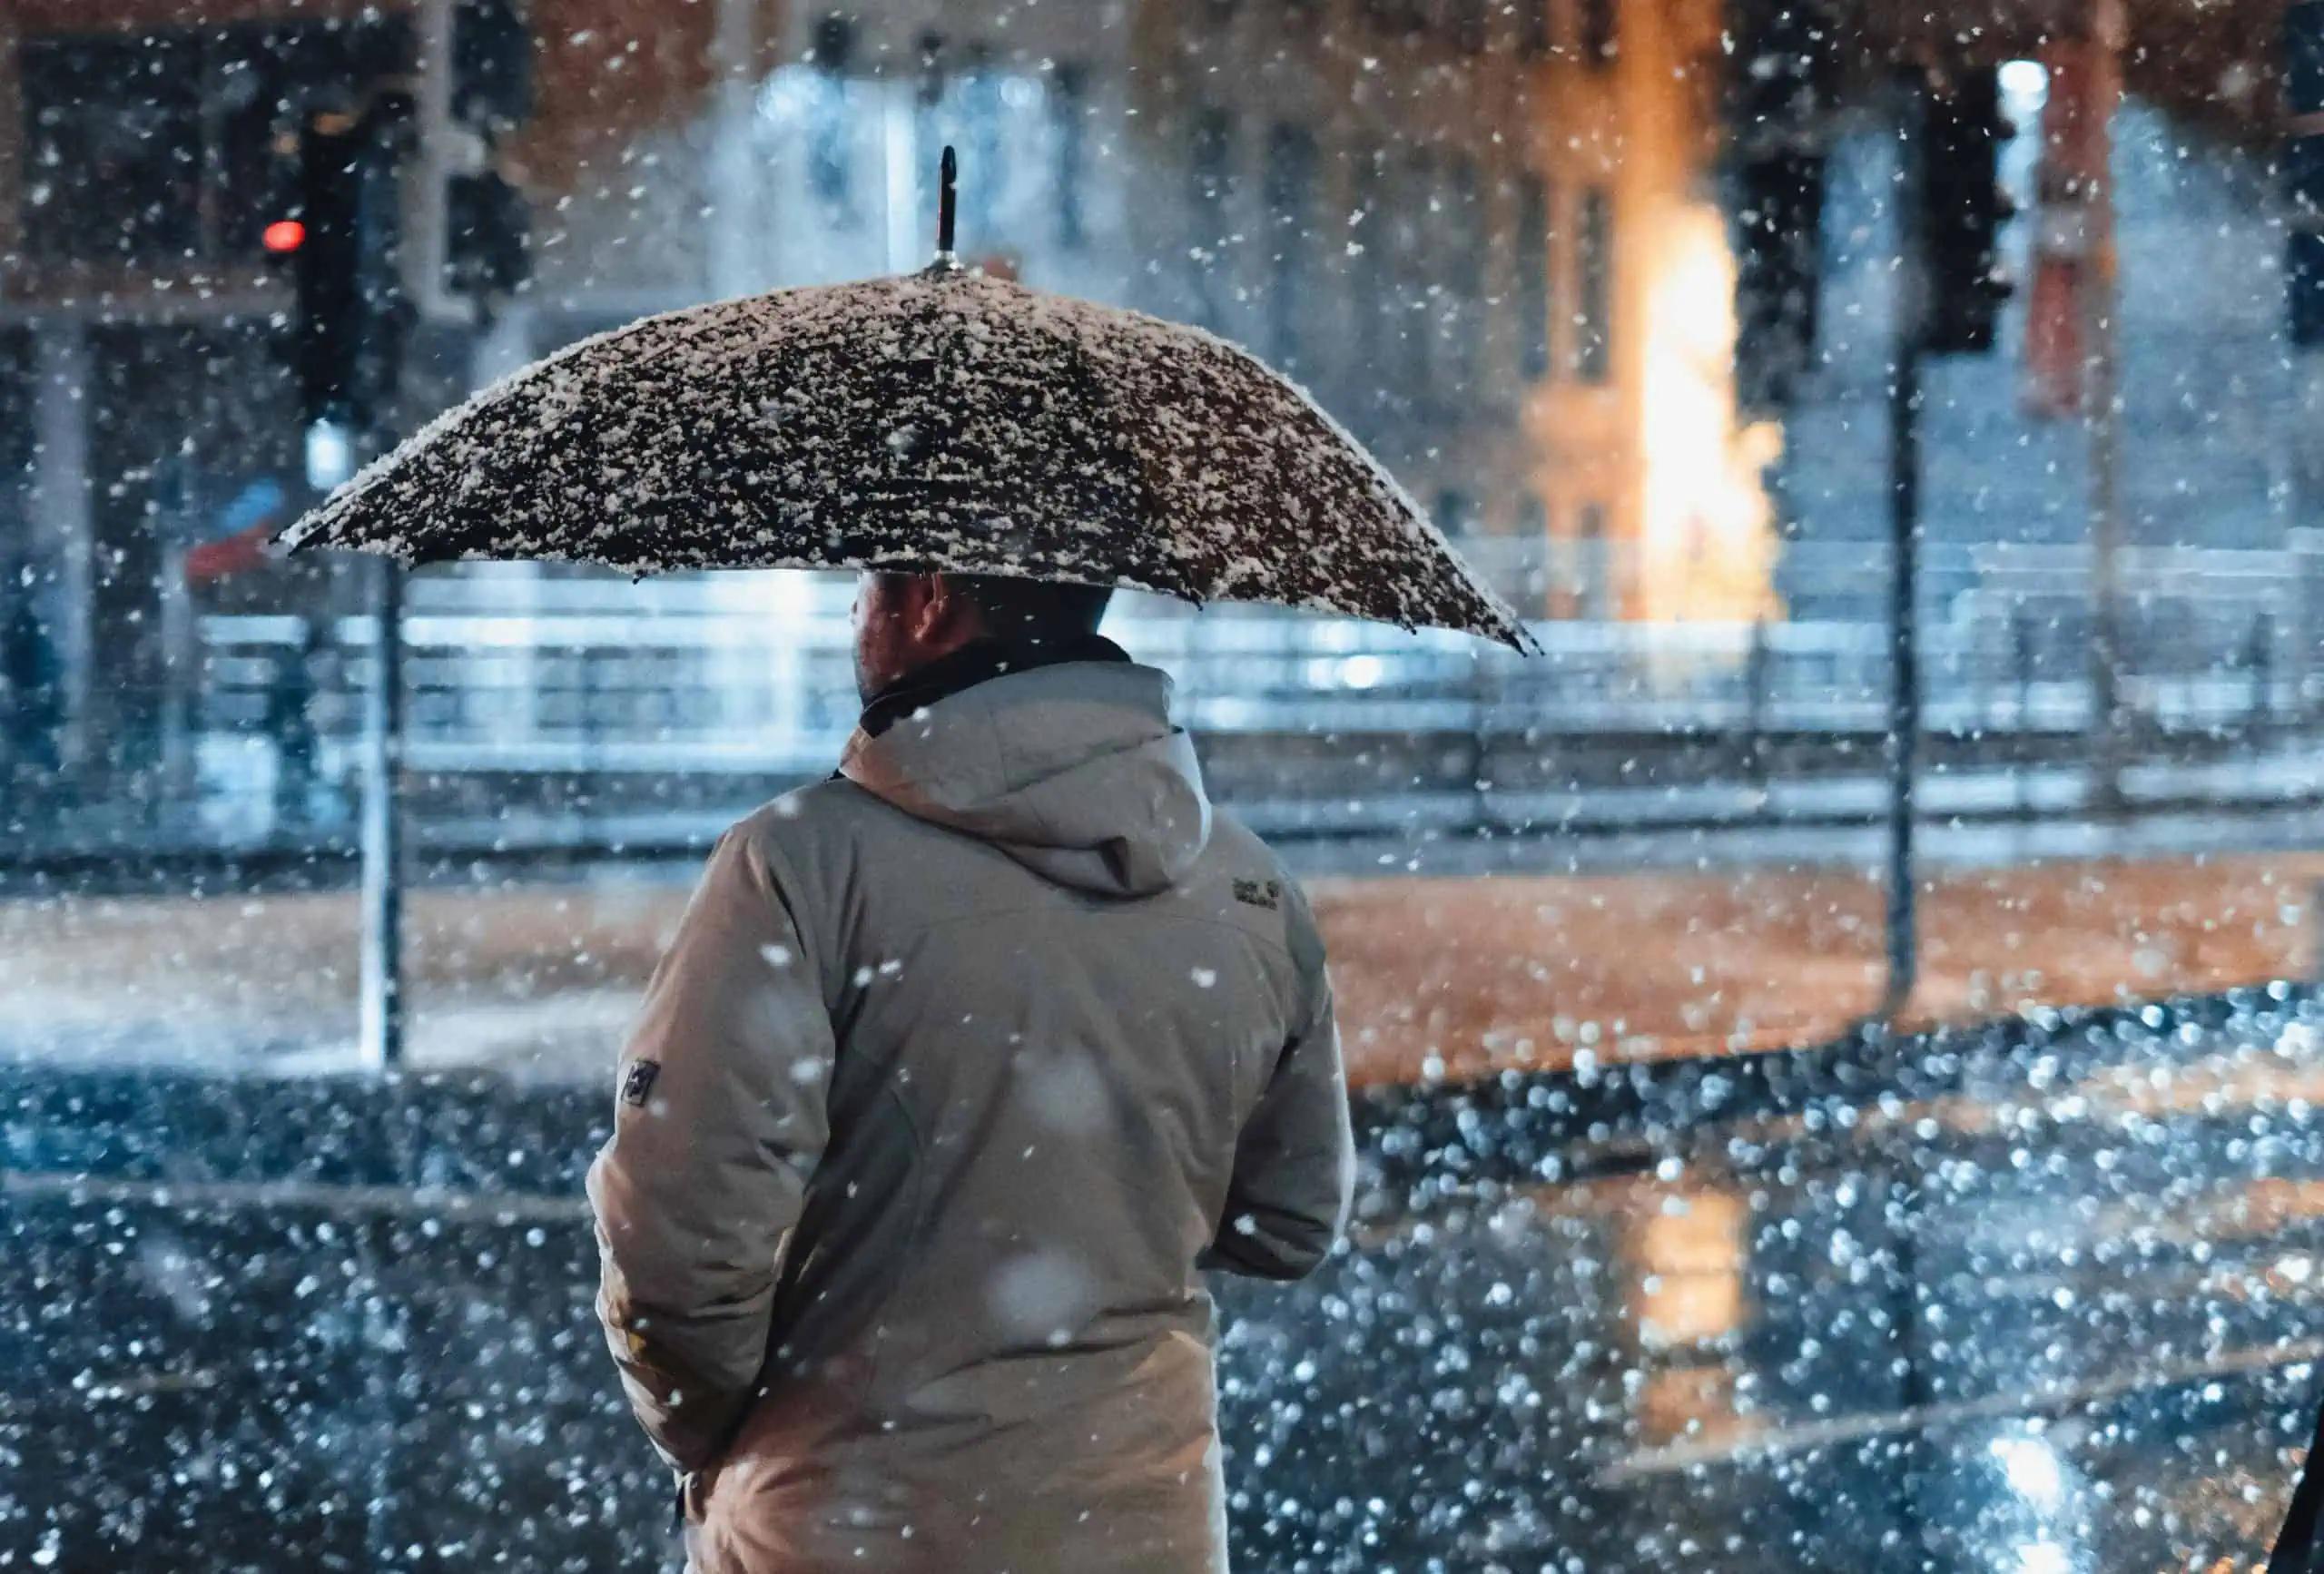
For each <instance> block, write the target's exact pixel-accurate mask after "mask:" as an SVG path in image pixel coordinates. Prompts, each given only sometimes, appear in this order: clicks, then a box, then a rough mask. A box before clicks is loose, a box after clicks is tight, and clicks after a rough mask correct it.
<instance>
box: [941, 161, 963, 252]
mask: <svg viewBox="0 0 2324 1574" xmlns="http://www.w3.org/2000/svg"><path fill="white" fill-rule="evenodd" d="M940 171H941V178H940V181H939V183H938V187H937V197H936V260H937V261H940V262H949V261H952V260H953V251H954V245H953V242H954V240H955V239H956V231H957V230H958V221H959V216H960V154H959V153H958V152H954V151H953V150H952V148H951V147H950V146H949V145H948V146H947V147H946V148H945V149H944V162H943V163H942V165H941V166H940Z"/></svg>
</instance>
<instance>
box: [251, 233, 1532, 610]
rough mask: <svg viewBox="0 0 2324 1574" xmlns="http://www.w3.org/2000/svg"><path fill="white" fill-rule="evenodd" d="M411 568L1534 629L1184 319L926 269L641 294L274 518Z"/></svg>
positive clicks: (302, 538)
mask: <svg viewBox="0 0 2324 1574" xmlns="http://www.w3.org/2000/svg"><path fill="white" fill-rule="evenodd" d="M283 541H284V543H285V545H286V546H290V547H291V548H292V549H294V550H295V549H302V548H310V547H345V548H354V549H359V550H364V551H371V552H379V553H384V554H387V555H389V556H394V557H397V558H400V559H401V560H403V561H404V562H406V563H409V564H414V565H418V564H422V563H431V562H442V561H448V560H457V559H478V558H482V559H549V560H556V561H568V562H579V563H595V564H600V565H603V566H607V567H612V568H617V569H622V570H625V571H628V572H631V573H635V574H651V573H659V572H665V571H670V570H676V569H694V568H899V569H915V570H949V571H953V572H960V573H975V574H992V575H1021V576H1026V577H1032V578H1044V579H1056V580H1064V581H1069V582H1074V583H1080V584H1091V585H1128V586H1135V587H1137V588H1140V589H1146V590H1153V591H1159V592H1162V593H1165V594H1167V595H1177V596H1182V597H1185V598H1187V599H1188V600H1192V601H1196V602H1205V601H1213V600H1228V601H1251V602H1267V603H1273V604H1276V605H1285V606H1295V607H1307V608H1312V609H1315V610H1319V611H1326V612H1335V613H1342V614H1348V615H1356V616H1361V617H1368V618H1377V619H1381V620H1383V621H1386V622H1390V623H1394V624H1397V625H1401V626H1403V627H1405V628H1414V627H1419V626H1423V625H1431V626H1440V627H1448V628H1455V629H1464V630H1468V631H1470V632H1473V633H1477V634H1481V635H1486V636H1488V637H1491V638H1493V639H1497V640H1501V641H1502V642H1504V643H1506V644H1511V645H1513V646H1515V647H1517V648H1518V649H1521V650H1522V649H1527V648H1530V646H1531V638H1530V636H1529V635H1527V634H1526V632H1525V630H1524V627H1523V625H1521V623H1520V622H1519V621H1518V619H1517V617H1516V616H1515V615H1514V614H1513V613H1512V612H1511V611H1510V610H1509V608H1508V607H1507V606H1506V605H1503V604H1502V602H1501V601H1500V600H1499V599H1498V598H1497V597H1496V596H1494V595H1493V594H1492V592H1491V591H1490V590H1488V589H1487V588H1486V587H1485V586H1484V585H1482V584H1481V583H1480V582H1479V581H1478V580H1477V578H1476V577H1475V575H1472V573H1471V572H1470V571H1469V569H1468V568H1467V567H1466V566H1464V565H1463V564H1462V562H1461V560H1460V559H1459V557H1458V556H1455V554H1454V553H1453V551H1452V547H1451V546H1449V545H1448V544H1447V543H1446V541H1445V539H1444V537H1443V535H1442V534H1440V533H1439V532H1438V531H1437V530H1436V528H1435V527H1434V526H1432V525H1431V524H1430V523H1429V522H1428V521H1427V519H1426V518H1425V517H1424V516H1423V515H1422V513H1421V512H1420V510H1419V508H1418V507H1415V506H1414V505H1413V500H1412V499H1411V497H1408V496H1407V495H1406V494H1405V492H1404V490H1403V488H1402V487H1399V486H1398V485H1397V484H1396V482H1395V481H1394V480H1393V478H1392V477H1390V476H1389V475H1388V474H1387V472H1386V471H1385V470H1384V468H1383V467H1381V466H1380V465H1379V463H1378V462H1377V461H1376V460H1374V458H1373V457H1372V456H1371V455H1369V454H1368V453H1366V452H1365V451H1364V448H1363V447H1362V445H1360V444H1359V443H1357V442H1356V441H1355V440H1354V438H1352V437H1350V436H1349V435H1348V434H1347V432H1346V431H1345V430H1344V429H1343V428H1341V427H1340V426H1339V425H1338V424H1337V423H1336V422H1334V420H1333V419H1332V418H1331V417H1330V416H1328V415H1326V414H1325V413H1324V411H1323V410H1322V409H1321V408H1319V407H1318V406H1317V405H1316V404H1315V400H1314V399H1312V398H1309V397H1308V396H1307V394H1306V393H1305V391H1304V390H1302V389H1299V388H1298V387H1296V386H1295V384H1293V383H1292V382H1290V381H1289V380H1288V379H1285V378H1282V377H1280V376H1278V375H1277V374H1275V372H1273V371H1271V370H1269V369H1267V368H1266V367H1265V366H1264V365H1262V364H1261V363H1260V362H1259V361H1258V360H1257V359H1256V358H1254V357H1252V356H1251V355H1249V354H1248V353H1246V352H1245V351H1244V350H1242V349H1237V348H1236V347H1235V346H1233V345H1230V344H1227V343H1226V342H1225V341H1224V340H1222V339H1217V338H1216V337H1214V336H1212V335H1210V334H1207V333H1205V332H1202V331H1201V330H1196V329H1192V328H1187V327H1183V326H1180V325H1177V324H1173V323H1167V322H1164V321H1162V320H1158V319H1156V318H1151V317H1147V316H1144V315H1141V314H1139V313H1136V312H1130V311H1124V310H1117V309H1113V308H1108V307H1102V306H1098V305H1093V304H1091V303H1088V302H1086V301H1080V300H1068V299H1064V298H1061V297H1058V296H1051V295H1045V294H1042V293H1039V292H1038V291H1035V290H1027V289H1025V288H1023V287H1021V286H1019V285H1017V284H1013V283H1009V282H1007V281H1004V280H997V279H990V278H986V277H984V276H982V275H980V274H977V273H973V272H970V271H963V270H960V269H958V268H952V267H948V266H943V265H940V266H938V267H936V268H931V269H930V270H928V271H924V272H921V273H917V274H911V275H906V276H902V277H898V278H889V279H880V280H867V281H864V282H860V283H853V284H842V285H835V286H823V287H817V288H812V289H800V290H779V291H776V292H774V293H773V294H769V295H761V296H752V297H746V298H743V299H741V300H728V301H721V302H718V303H716V304H714V305H709V306H703V307H696V308H693V309H690V310H684V311H676V312H671V313H667V314H665V315H662V316H658V317H651V318H646V319H645V320H641V321H638V322H635V323H632V324H631V325H629V326H628V327H626V328H623V329H618V330H615V331H613V332H611V333H606V334H601V335H599V336H597V337H596V338H594V339H585V340H583V341H582V342H580V343H578V344H576V345H573V346H572V347H570V348H569V349H565V350H563V351H561V352H559V353H558V354H556V355H554V356H551V357H549V358H548V359H546V360H543V361H541V362H539V363H538V364H537V365H535V366H532V367H529V368H527V369H525V370H523V371H521V372H519V373H517V375H516V376H514V377H512V378H510V379H507V380H506V381H504V382H502V383H500V384H498V385H497V386H495V387H493V388H491V389H486V390H485V391H483V392H482V393H479V394H478V395H477V396H476V397H475V398H471V399H469V400H468V402H467V403H466V404H464V405H461V406H459V407H458V408H455V409H453V410H451V411H450V412H448V414H446V415H445V416H443V417H442V418H439V419H438V420H437V421H436V422H434V423H433V424H432V425H430V426H429V427H428V428H426V429H425V430H423V431H422V432H420V433H419V435H418V436H417V437H415V438H412V439H411V440H410V441H409V442H407V443H405V444H404V445H403V446H402V447H400V448H397V449H396V450H395V451H394V452H393V453H391V454H389V455H388V456H387V457H384V458H382V459H380V460H379V461H378V462H377V463H376V464H373V465H372V466H370V467H368V468H367V469H365V470H364V471H363V473H362V474H360V475H359V476H358V477H356V478H355V479H354V480H353V481H351V482H350V483H349V485H348V486H347V487H344V488H343V489H341V490H340V492H339V493H337V494H336V495H335V496H333V497H331V498H330V500H329V501H328V502H327V503H325V504H324V505H323V506H322V507H320V508H319V509H318V510H316V511H315V512H314V513H313V514H311V515H310V516H308V517H307V518H305V519H304V520H301V521H300V523H299V524H298V525H296V526H292V527H291V529H290V530H289V531H287V532H285V534H284V536H283Z"/></svg>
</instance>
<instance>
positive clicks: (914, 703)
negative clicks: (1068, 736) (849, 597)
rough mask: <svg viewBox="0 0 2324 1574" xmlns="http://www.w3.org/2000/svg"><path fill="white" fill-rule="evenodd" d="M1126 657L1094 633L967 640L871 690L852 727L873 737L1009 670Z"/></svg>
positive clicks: (1017, 670)
mask: <svg viewBox="0 0 2324 1574" xmlns="http://www.w3.org/2000/svg"><path fill="white" fill-rule="evenodd" d="M1128 660H1129V653H1128V651H1126V650H1124V649H1122V647H1121V646H1119V645H1118V644H1115V643H1114V642H1113V641H1112V640H1109V639H1108V638H1107V637H1106V636H1105V635H1098V634H1092V635H1083V636H1082V637H1081V638H1079V639H1076V640H1068V641H1066V642H1065V643H1063V644H1046V645H1044V644H1017V643H1012V642H1010V641H1007V640H999V639H991V638H986V639H976V640H970V642H969V643H968V644H964V645H962V646H961V647H960V649H958V650H956V651H950V652H948V653H946V654H943V655H940V656H938V657H937V658H936V659H935V660H934V661H931V662H923V663H921V664H920V665H919V666H916V667H914V668H913V669H912V670H911V671H910V672H908V673H906V674H904V675H903V676H901V677H900V678H898V679H897V680H896V681H895V682H894V683H891V684H889V685H888V686H887V687H886V688H884V689H881V691H880V692H879V693H878V694H873V695H872V699H871V703H868V704H866V705H865V706H864V707H863V716H862V720H861V721H860V722H858V723H856V725H857V726H858V727H859V728H861V729H862V733H863V735H864V736H865V737H867V738H876V737H878V736H879V735H880V734H881V733H884V732H886V731H887V730H888V729H889V728H891V727H892V726H894V725H895V724H896V723H898V722H900V721H901V720H902V719H903V718H904V717H906V716H909V715H911V714H912V713H914V712H917V711H923V710H926V709H927V708H928V707H929V706H931V705H933V704H935V703H937V702H938V701H940V700H946V699H950V697H951V696H953V695H954V694H960V693H961V692H962V691H963V690H967V689H972V688H974V687H976V685H977V684H981V683H986V682H989V681H990V680H991V679H993V678H998V677H1005V676H1007V675H1008V674H1010V673H1027V672H1031V671H1033V670H1035V669H1036V668H1039V667H1050V666H1058V665H1059V664H1063V663H1066V662H1127V661H1128Z"/></svg>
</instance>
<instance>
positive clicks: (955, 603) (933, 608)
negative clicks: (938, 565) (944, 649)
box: [911, 574, 977, 646]
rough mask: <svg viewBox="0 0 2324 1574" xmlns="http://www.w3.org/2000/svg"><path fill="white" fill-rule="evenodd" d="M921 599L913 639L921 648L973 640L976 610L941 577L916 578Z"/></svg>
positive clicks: (930, 575)
mask: <svg viewBox="0 0 2324 1574" xmlns="http://www.w3.org/2000/svg"><path fill="white" fill-rule="evenodd" d="M919 584H920V585H921V601H920V603H919V605H917V606H916V607H915V608H914V615H913V618H912V625H911V626H912V636H913V637H914V638H915V639H916V640H918V641H919V642H920V643H921V644H923V645H931V646H932V645H939V644H966V643H967V642H968V641H969V640H970V639H971V638H973V637H975V635H976V632H977V631H976V630H975V628H973V627H972V626H970V625H973V624H974V623H975V621H976V608H975V607H974V606H973V605H971V604H970V602H969V601H968V600H966V599H965V598H964V597H962V596H961V595H959V594H957V593H956V592H955V591H954V590H953V589H952V586H951V585H950V583H948V582H947V581H946V580H945V578H944V576H943V575H940V574H926V575H920V576H919Z"/></svg>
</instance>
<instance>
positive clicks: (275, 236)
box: [259, 219, 307, 257]
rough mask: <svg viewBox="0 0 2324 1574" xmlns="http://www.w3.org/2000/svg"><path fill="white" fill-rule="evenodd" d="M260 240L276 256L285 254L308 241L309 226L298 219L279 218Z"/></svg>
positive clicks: (269, 226) (270, 225) (262, 234)
mask: <svg viewBox="0 0 2324 1574" xmlns="http://www.w3.org/2000/svg"><path fill="white" fill-rule="evenodd" d="M259 242H260V244H261V245H263V246H264V247H265V248H266V249H267V250H268V251H271V252H273V253H274V254H275V255H276V256H278V257H281V256H285V255H288V254H289V253H291V252H292V251H297V250H298V249H299V248H300V247H301V246H303V245H305V244H306V243H307V227H306V226H305V225H304V224H301V223H300V222H299V221H298V220H296V219H277V220H275V221H274V222H273V223H271V224H269V225H268V226H267V227H266V229H265V231H264V232H263V233H261V235H260V236H259Z"/></svg>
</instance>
